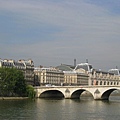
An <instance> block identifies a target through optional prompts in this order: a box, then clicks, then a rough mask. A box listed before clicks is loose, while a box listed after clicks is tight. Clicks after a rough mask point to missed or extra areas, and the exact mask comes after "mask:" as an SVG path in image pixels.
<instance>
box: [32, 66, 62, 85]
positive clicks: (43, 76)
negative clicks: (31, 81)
mask: <svg viewBox="0 0 120 120" xmlns="http://www.w3.org/2000/svg"><path fill="white" fill-rule="evenodd" d="M34 73H35V81H36V85H40V86H43V85H48V84H49V85H62V84H63V83H64V73H63V72H62V71H61V70H58V69H55V68H52V67H51V68H40V67H36V68H35V69H34Z"/></svg>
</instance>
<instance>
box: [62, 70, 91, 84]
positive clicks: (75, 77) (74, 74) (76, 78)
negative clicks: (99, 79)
mask: <svg viewBox="0 0 120 120" xmlns="http://www.w3.org/2000/svg"><path fill="white" fill-rule="evenodd" d="M88 79H89V76H88V74H87V73H86V72H85V71H84V72H83V71H80V70H79V71H64V85H75V86H77V85H80V86H81V85H88Z"/></svg>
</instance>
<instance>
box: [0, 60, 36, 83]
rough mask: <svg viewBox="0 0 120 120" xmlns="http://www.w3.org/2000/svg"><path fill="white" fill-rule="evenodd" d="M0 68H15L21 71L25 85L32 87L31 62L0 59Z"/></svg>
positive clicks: (32, 71)
mask: <svg viewBox="0 0 120 120" xmlns="http://www.w3.org/2000/svg"><path fill="white" fill-rule="evenodd" d="M0 67H6V68H16V69H18V70H21V71H22V72H23V74H24V77H25V80H26V83H27V84H28V85H34V63H33V61H32V60H19V61H15V60H12V59H4V60H2V59H0Z"/></svg>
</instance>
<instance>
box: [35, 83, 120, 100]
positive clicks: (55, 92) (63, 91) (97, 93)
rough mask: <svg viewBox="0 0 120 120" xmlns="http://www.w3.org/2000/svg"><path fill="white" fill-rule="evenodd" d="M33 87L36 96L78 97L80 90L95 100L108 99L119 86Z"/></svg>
mask: <svg viewBox="0 0 120 120" xmlns="http://www.w3.org/2000/svg"><path fill="white" fill-rule="evenodd" d="M34 89H35V91H36V97H37V98H49V97H60V98H66V99H79V98H80V95H81V93H82V92H84V91H88V92H90V93H91V94H92V96H93V98H94V99H95V100H108V99H109V96H110V94H111V93H112V92H113V91H114V90H120V86H118V85H117V86H50V87H45V86H44V87H42V86H40V87H34Z"/></svg>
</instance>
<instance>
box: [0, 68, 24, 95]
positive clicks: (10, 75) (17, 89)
mask: <svg viewBox="0 0 120 120" xmlns="http://www.w3.org/2000/svg"><path fill="white" fill-rule="evenodd" d="M25 93H26V83H25V79H24V75H23V72H22V71H19V70H17V69H15V68H0V95H1V96H22V95H24V94H25Z"/></svg>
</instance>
